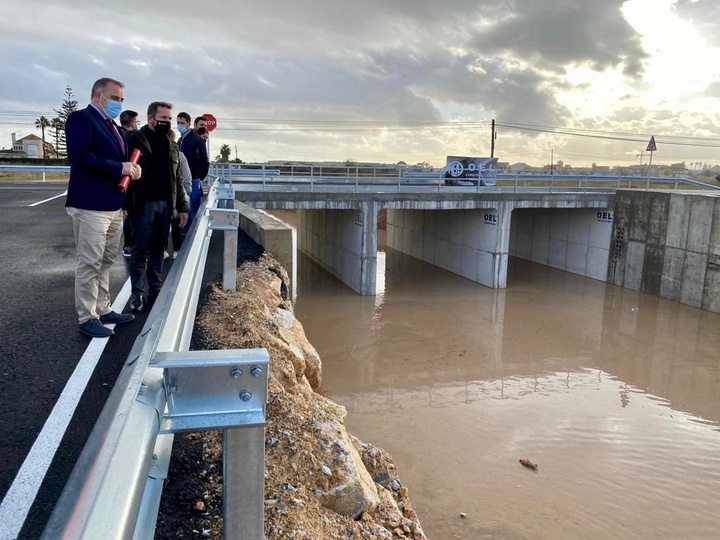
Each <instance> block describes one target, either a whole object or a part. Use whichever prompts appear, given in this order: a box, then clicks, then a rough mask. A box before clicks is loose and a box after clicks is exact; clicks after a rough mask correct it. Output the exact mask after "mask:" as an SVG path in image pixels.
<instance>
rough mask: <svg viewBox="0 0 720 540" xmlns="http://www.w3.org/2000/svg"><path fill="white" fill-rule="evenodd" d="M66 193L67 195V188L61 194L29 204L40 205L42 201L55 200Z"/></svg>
mask: <svg viewBox="0 0 720 540" xmlns="http://www.w3.org/2000/svg"><path fill="white" fill-rule="evenodd" d="M65 195H67V189H66V190H65V191H63V192H62V193H61V194H60V195H55V196H54V197H50V198H49V199H45V200H44V201H38V202H34V203H32V204H28V206H38V205H40V204H42V203H46V202H50V201H54V200H55V199H59V198H60V197H64V196H65Z"/></svg>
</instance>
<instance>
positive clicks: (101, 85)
mask: <svg viewBox="0 0 720 540" xmlns="http://www.w3.org/2000/svg"><path fill="white" fill-rule="evenodd" d="M108 84H117V85H118V86H119V87H120V88H125V85H124V84H123V83H121V82H120V81H116V80H115V79H111V78H110V77H103V78H102V79H98V80H97V81H95V84H93V87H92V93H91V94H90V99H92V98H93V97H94V96H95V94H97V93H98V92H100V93H102V92H104V91H105V89H106V88H107V85H108Z"/></svg>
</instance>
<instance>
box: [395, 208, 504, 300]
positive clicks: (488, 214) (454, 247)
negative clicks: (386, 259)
mask: <svg viewBox="0 0 720 540" xmlns="http://www.w3.org/2000/svg"><path fill="white" fill-rule="evenodd" d="M510 212H511V207H510V206H509V205H508V204H506V203H499V204H498V208H497V209H493V208H490V209H479V210H430V211H426V210H393V209H388V211H387V245H388V247H391V248H393V249H396V250H398V251H401V252H402V253H406V254H407V255H411V256H413V257H416V258H418V259H420V260H422V261H425V262H428V263H430V264H434V265H435V266H439V267H440V268H444V269H446V270H448V271H450V272H453V273H455V274H459V275H461V276H463V277H466V278H467V279H470V280H473V281H477V282H478V283H482V284H483V285H486V286H488V287H493V288H504V287H505V286H506V279H507V261H508V239H509V234H508V230H507V229H508V228H509V227H510V219H509V218H510Z"/></svg>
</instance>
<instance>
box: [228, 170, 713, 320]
mask: <svg viewBox="0 0 720 540" xmlns="http://www.w3.org/2000/svg"><path fill="white" fill-rule="evenodd" d="M390 169H391V170H390V172H389V174H385V175H383V174H379V173H378V171H377V170H373V171H372V172H370V173H369V174H363V173H361V172H360V171H359V170H358V168H355V171H354V174H351V171H350V170H349V169H348V170H347V171H345V172H344V173H343V172H342V171H341V173H340V174H337V171H334V172H335V174H333V175H327V174H326V175H324V176H313V175H312V174H311V175H310V176H302V175H300V176H299V177H298V176H291V177H289V178H286V177H283V174H286V173H287V171H285V172H282V171H279V170H278V171H272V172H271V173H270V174H271V175H273V176H270V177H269V176H267V175H265V174H260V175H259V174H258V172H259V171H258V170H257V169H256V170H248V171H244V173H241V174H238V172H237V171H234V172H233V173H232V174H227V173H226V174H222V173H221V176H223V177H224V178H225V179H226V181H230V180H232V182H233V184H232V189H233V190H234V192H235V197H236V199H238V200H240V201H243V202H244V203H246V204H248V205H249V206H251V207H254V208H259V209H288V210H296V211H298V248H299V249H300V250H301V251H303V252H304V253H306V254H307V255H308V256H310V257H311V258H312V259H313V260H314V261H315V262H316V263H318V264H319V265H320V266H321V267H322V268H324V269H325V270H327V271H328V272H330V273H331V274H333V275H335V276H336V277H338V278H339V279H340V280H342V281H343V282H344V283H346V284H347V285H348V286H350V287H351V288H352V289H354V290H355V291H357V292H358V293H360V294H363V295H373V294H375V292H376V283H375V280H376V269H377V215H378V212H379V211H380V210H383V209H384V210H386V211H387V245H388V247H391V248H393V249H396V250H398V251H401V252H403V253H406V254H409V255H411V256H413V257H416V258H418V259H421V260H423V261H426V262H428V263H430V264H433V265H436V266H439V267H441V268H444V269H447V270H449V271H451V272H454V273H456V274H459V275H461V276H464V277H466V278H468V279H470V280H473V281H476V282H478V283H481V284H483V285H486V286H488V287H493V288H504V287H506V286H507V265H508V258H509V257H510V256H513V257H518V258H521V259H527V260H531V261H534V262H538V263H541V264H545V265H548V266H551V267H555V268H559V269H562V270H565V271H568V272H573V273H576V274H580V275H584V276H587V277H591V278H594V279H598V280H601V281H607V282H610V283H613V284H615V285H619V286H622V287H627V288H630V289H634V290H638V291H642V292H645V293H649V294H654V295H657V296H661V297H663V298H667V299H669V300H673V301H677V302H681V303H684V304H688V305H691V306H694V307H698V308H702V309H707V310H709V311H714V312H720V188H718V186H714V185H708V184H703V183H701V182H697V181H694V180H690V179H683V178H637V177H617V176H607V177H588V176H555V177H552V178H550V177H548V175H535V176H524V177H523V176H518V175H501V174H498V182H497V186H493V187H480V186H475V187H454V186H453V187H449V186H444V185H443V182H442V179H441V177H439V175H438V174H429V173H422V175H423V177H422V178H420V179H419V178H418V177H414V178H413V177H412V175H408V174H406V172H403V171H402V170H396V169H392V168H390ZM228 172H229V171H228ZM264 172H267V171H264ZM303 172H304V173H307V171H303ZM311 172H312V171H311ZM244 175H245V176H244ZM237 180H241V181H240V182H237ZM651 187H652V188H653V189H650V188H651ZM680 188H683V189H680ZM687 188H690V189H687ZM227 189H230V187H229V185H228V188H227Z"/></svg>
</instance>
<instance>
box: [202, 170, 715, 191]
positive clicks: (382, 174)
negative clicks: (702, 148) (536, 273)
mask: <svg viewBox="0 0 720 540" xmlns="http://www.w3.org/2000/svg"><path fill="white" fill-rule="evenodd" d="M213 171H215V172H217V173H218V174H222V175H223V176H225V177H226V178H228V179H230V180H232V181H233V182H234V183H235V190H236V191H258V190H259V191H285V190H287V191H307V190H308V187H307V186H309V190H310V191H321V192H341V193H347V192H357V193H369V192H380V193H389V192H409V193H411V192H417V193H426V192H429V191H436V192H442V191H447V192H451V193H457V192H473V191H478V192H480V191H482V192H483V193H493V192H496V193H506V192H530V193H532V192H538V193H558V192H578V191H579V192H582V193H593V192H596V193H614V192H615V190H617V189H620V188H623V187H630V188H632V187H635V188H645V189H650V188H651V187H656V186H667V185H672V186H673V189H680V188H683V187H690V188H695V189H696V188H700V189H707V190H713V191H717V190H720V186H716V185H712V184H707V183H704V182H700V181H697V180H693V179H690V178H680V177H665V176H660V177H646V176H627V175H592V174H523V173H515V174H507V173H497V174H496V176H495V179H496V182H497V184H496V185H494V186H481V185H477V186H448V185H445V176H444V171H442V170H433V171H427V170H418V168H417V167H412V166H399V165H387V166H354V165H341V164H337V165H304V164H295V163H289V164H286V165H275V164H273V168H272V169H270V168H268V166H267V164H263V163H259V164H257V163H253V164H246V163H242V164H236V163H232V164H227V163H226V164H213ZM568 184H574V185H568Z"/></svg>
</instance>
